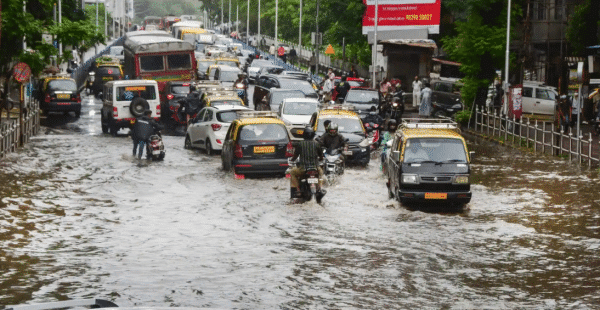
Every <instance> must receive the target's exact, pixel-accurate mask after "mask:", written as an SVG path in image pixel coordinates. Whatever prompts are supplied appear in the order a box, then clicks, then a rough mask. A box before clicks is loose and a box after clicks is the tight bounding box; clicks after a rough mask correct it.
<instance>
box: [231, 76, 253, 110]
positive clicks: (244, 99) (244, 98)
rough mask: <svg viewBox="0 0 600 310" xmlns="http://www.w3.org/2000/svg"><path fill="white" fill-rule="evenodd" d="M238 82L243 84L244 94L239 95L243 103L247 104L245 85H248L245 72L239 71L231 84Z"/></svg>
mask: <svg viewBox="0 0 600 310" xmlns="http://www.w3.org/2000/svg"><path fill="white" fill-rule="evenodd" d="M238 83H241V84H244V87H246V88H244V95H243V97H240V98H241V99H242V100H243V101H244V104H245V105H246V106H247V105H248V92H247V87H248V84H249V82H248V75H247V74H246V73H240V74H238V79H237V80H236V81H235V82H233V85H238Z"/></svg>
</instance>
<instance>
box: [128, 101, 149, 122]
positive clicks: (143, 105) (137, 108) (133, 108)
mask: <svg viewBox="0 0 600 310" xmlns="http://www.w3.org/2000/svg"><path fill="white" fill-rule="evenodd" d="M149 109H150V105H149V104H148V101H146V99H144V98H140V97H136V98H133V100H131V104H129V111H130V112H131V115H133V116H134V117H140V116H142V115H144V111H146V110H149Z"/></svg>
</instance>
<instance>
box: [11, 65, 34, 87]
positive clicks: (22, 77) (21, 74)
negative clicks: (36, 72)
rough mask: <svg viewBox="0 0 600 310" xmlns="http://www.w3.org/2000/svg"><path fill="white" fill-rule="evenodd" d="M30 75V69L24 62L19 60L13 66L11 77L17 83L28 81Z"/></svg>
mask: <svg viewBox="0 0 600 310" xmlns="http://www.w3.org/2000/svg"><path fill="white" fill-rule="evenodd" d="M30 76H31V69H30V68H29V66H28V65H27V64H26V63H24V62H20V63H18V64H16V65H15V67H14V68H13V77H14V78H15V80H17V82H19V83H23V82H25V81H28V80H29V77H30Z"/></svg>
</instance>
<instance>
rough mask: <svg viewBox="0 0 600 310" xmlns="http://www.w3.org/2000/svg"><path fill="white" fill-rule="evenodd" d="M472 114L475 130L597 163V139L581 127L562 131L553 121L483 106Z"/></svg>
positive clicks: (599, 154) (599, 144) (599, 149)
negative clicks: (514, 115)
mask: <svg viewBox="0 0 600 310" xmlns="http://www.w3.org/2000/svg"><path fill="white" fill-rule="evenodd" d="M472 117H474V118H475V121H474V122H473V123H474V126H475V128H474V130H475V131H476V132H480V133H483V134H485V135H487V136H490V137H497V138H499V139H500V140H502V141H504V143H511V144H512V145H517V146H522V147H526V148H531V149H532V150H533V152H534V153H538V152H539V153H544V154H551V155H555V156H560V157H567V156H568V159H569V160H570V161H571V160H573V159H575V160H577V162H578V163H580V164H581V163H587V164H588V165H589V166H592V164H594V165H597V164H599V163H600V141H598V139H594V138H593V137H592V133H588V134H585V135H584V134H583V131H582V130H580V131H579V134H577V133H575V132H573V129H572V128H569V130H568V132H564V131H563V130H558V129H557V128H556V125H555V124H554V122H553V121H542V120H537V119H535V120H532V119H530V118H527V117H521V118H520V119H516V118H515V117H512V118H510V117H507V116H504V115H501V114H500V111H499V110H492V109H489V108H486V107H481V108H475V110H474V113H473V115H472Z"/></svg>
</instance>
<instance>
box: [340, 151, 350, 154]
mask: <svg viewBox="0 0 600 310" xmlns="http://www.w3.org/2000/svg"><path fill="white" fill-rule="evenodd" d="M342 154H343V155H352V151H343V152H342Z"/></svg>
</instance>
